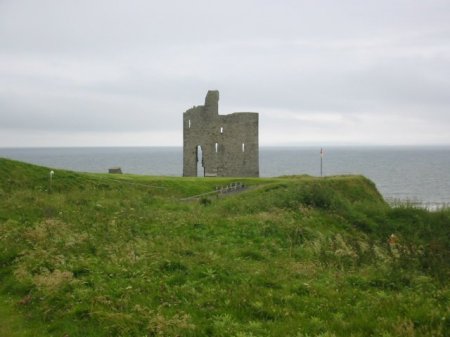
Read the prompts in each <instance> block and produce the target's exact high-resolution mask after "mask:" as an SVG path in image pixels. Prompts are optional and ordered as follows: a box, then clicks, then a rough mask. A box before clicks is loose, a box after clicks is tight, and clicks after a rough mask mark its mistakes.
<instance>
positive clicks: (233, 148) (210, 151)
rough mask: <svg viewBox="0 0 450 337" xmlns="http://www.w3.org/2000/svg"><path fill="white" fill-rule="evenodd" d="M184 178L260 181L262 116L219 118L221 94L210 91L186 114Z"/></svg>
mask: <svg viewBox="0 0 450 337" xmlns="http://www.w3.org/2000/svg"><path fill="white" fill-rule="evenodd" d="M200 155H201V158H200ZM200 162H201V166H200ZM198 167H199V168H198ZM183 176H185V177H196V176H205V177H258V176H259V147H258V113H256V112H235V113H232V114H229V115H219V92H218V91H217V90H210V91H208V94H207V95H206V99H205V105H200V106H194V107H193V108H191V109H189V110H187V111H186V112H185V113H184V114H183Z"/></svg>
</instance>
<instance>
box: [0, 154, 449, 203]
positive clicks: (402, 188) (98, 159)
mask: <svg viewBox="0 0 450 337" xmlns="http://www.w3.org/2000/svg"><path fill="white" fill-rule="evenodd" d="M319 151H320V148H317V147H314V148H313V147H297V148H292V147H291V148H275V147H263V148H261V149H260V174H261V176H262V177H272V176H280V175H290V174H309V175H315V176H317V175H320V156H319ZM0 157H5V158H11V159H16V160H21V161H25V162H29V163H35V164H39V165H44V166H49V167H53V168H64V169H70V170H75V171H82V172H107V170H108V168H109V167H113V166H120V167H121V168H122V170H123V171H124V172H125V173H136V174H147V175H169V176H181V174H182V149H181V148H178V147H132V148H37V149H26V148H20V149H6V148H0ZM323 172H324V175H334V174H362V175H365V176H366V177H368V178H370V179H371V180H372V181H374V182H375V184H376V185H377V187H378V189H379V190H380V192H381V193H382V194H383V195H384V197H385V198H386V199H388V200H391V199H400V200H409V201H416V202H422V203H425V204H428V205H429V206H431V207H435V206H436V205H438V206H439V205H448V204H450V147H336V148H326V149H324V158H323Z"/></svg>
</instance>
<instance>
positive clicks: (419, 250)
mask: <svg viewBox="0 0 450 337" xmlns="http://www.w3.org/2000/svg"><path fill="white" fill-rule="evenodd" d="M235 181H239V182H241V183H243V184H245V186H247V188H246V189H244V190H242V191H240V192H237V193H229V194H226V195H222V196H217V195H216V194H215V193H210V192H211V191H214V190H215V189H216V187H217V186H225V185H228V184H230V183H232V182H235ZM49 188H50V186H49V169H47V168H43V167H37V166H33V165H29V164H24V163H20V162H16V161H10V160H6V159H0V200H2V201H1V203H0V326H2V328H0V333H4V334H5V333H7V335H11V336H70V337H75V336H240V337H244V336H296V337H300V336H371V335H372V336H385V337H387V336H445V334H446V332H448V331H449V330H450V318H449V309H448V308H449V307H450V306H449V304H450V303H449V294H450V293H449V286H448V280H449V276H450V274H449V271H450V268H449V264H448V261H450V253H449V247H450V237H449V236H450V231H449V224H450V211H448V210H443V211H440V212H434V213H430V212H427V211H425V210H420V209H414V208H411V207H400V208H390V207H389V206H388V205H387V204H386V203H385V202H384V201H383V199H382V197H381V196H380V194H379V193H378V191H377V190H376V188H375V186H374V184H373V183H372V182H371V181H369V180H367V179H366V178H364V177H361V176H339V177H327V178H322V179H320V178H312V177H308V176H293V177H280V178H271V179H238V180H237V179H225V178H211V179H209V178H208V179H199V178H168V177H146V176H133V175H102V174H81V173H74V172H69V171H63V170H55V175H54V177H53V183H52V186H51V191H50V190H49ZM191 196H198V197H194V198H188V197H191ZM186 198H188V199H186ZM392 234H393V235H392ZM2 329H3V330H2Z"/></svg>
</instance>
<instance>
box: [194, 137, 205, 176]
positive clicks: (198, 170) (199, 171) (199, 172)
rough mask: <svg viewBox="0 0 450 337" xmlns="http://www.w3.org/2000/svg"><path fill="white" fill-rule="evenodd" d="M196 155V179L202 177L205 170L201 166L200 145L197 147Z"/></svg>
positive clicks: (201, 152) (201, 154)
mask: <svg viewBox="0 0 450 337" xmlns="http://www.w3.org/2000/svg"><path fill="white" fill-rule="evenodd" d="M196 154H197V177H204V176H205V168H204V166H203V151H202V147H201V146H200V145H198V146H197V149H196Z"/></svg>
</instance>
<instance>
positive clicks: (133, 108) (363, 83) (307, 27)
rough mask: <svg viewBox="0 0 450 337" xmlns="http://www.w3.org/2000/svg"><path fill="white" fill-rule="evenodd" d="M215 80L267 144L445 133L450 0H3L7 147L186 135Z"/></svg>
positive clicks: (2, 97)
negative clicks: (255, 118)
mask: <svg viewBox="0 0 450 337" xmlns="http://www.w3.org/2000/svg"><path fill="white" fill-rule="evenodd" d="M208 89H217V90H219V91H220V102H219V110H220V113H222V114H226V113H231V112H238V111H255V112H259V113H260V116H259V118H260V144H261V145H349V144H351V145H374V144H381V145H387V144H392V145H394V144H396V145H416V144H450V1H448V0H427V1H424V0H420V1H419V0H417V1H416V0H376V1H369V0H367V1H361V0H340V1H336V0H329V1H327V0H311V1H302V0H292V1H291V0H280V1H275V0H270V1H269V0H267V1H265V0H239V1H235V0H227V1H223V0H222V1H214V0H189V1H186V0H179V1H178V0H177V1H175V0H166V1H162V0H161V1H152V0H146V1H144V0H142V1H133V0H125V1H118V0H105V1H98V0H96V1H94V0H86V1H84V0H81V1H80V0H72V1H68V0H67V1H65V0H53V1H51V0H39V1H36V0H30V1H25V0H24V1H22V0H0V147H15V146H138V145H139V146H141V145H142V146H162V145H167V146H169V145H170V146H172V145H175V146H181V145H182V113H183V112H184V111H185V110H187V109H188V108H190V107H192V106H193V105H201V104H203V102H204V98H205V95H206V92H207V90H208Z"/></svg>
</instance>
